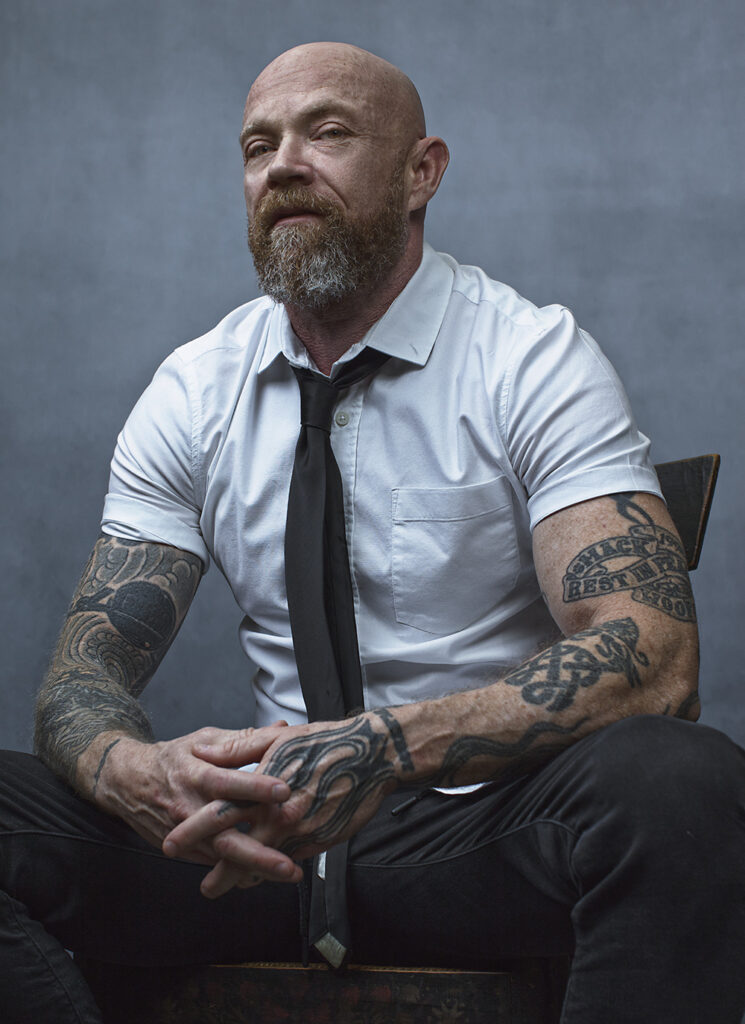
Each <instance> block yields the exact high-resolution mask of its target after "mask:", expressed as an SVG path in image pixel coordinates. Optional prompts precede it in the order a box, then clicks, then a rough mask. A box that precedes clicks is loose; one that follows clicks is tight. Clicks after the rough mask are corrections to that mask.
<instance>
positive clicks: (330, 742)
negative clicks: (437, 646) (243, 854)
mask: <svg viewBox="0 0 745 1024" xmlns="http://www.w3.org/2000/svg"><path fill="white" fill-rule="evenodd" d="M376 713H377V712H376ZM387 746H388V736H386V735H385V734H384V733H382V732H377V731H376V730H375V729H373V727H372V726H371V724H370V722H369V720H368V719H367V718H366V717H358V718H355V719H352V720H351V721H350V722H344V723H343V724H341V725H339V726H337V727H334V728H332V729H326V730H324V731H323V732H316V733H311V734H310V735H309V736H298V737H295V738H294V739H291V740H287V741H286V742H285V743H282V744H281V745H280V746H279V747H278V748H277V750H276V751H275V752H274V754H273V755H272V757H271V759H270V761H269V763H268V764H267V766H266V774H267V775H274V776H276V777H277V778H281V779H283V780H284V781H285V782H286V783H287V784H288V785H289V786H290V788H291V789H292V790H298V789H302V788H303V787H305V786H309V787H311V788H312V792H313V800H312V802H311V805H310V807H309V808H308V810H307V811H306V813H305V815H304V820H308V819H311V818H313V816H314V815H316V814H319V812H321V811H322V809H323V807H324V805H326V803H327V801H328V800H329V798H330V797H331V792H332V789H334V790H337V791H338V790H339V788H340V787H342V788H343V790H344V792H343V795H342V796H341V798H340V799H339V795H338V792H337V793H336V794H335V800H336V801H338V802H336V805H335V807H334V810H333V812H332V814H331V815H330V817H328V818H326V819H324V820H322V821H321V822H320V824H319V825H318V826H317V827H316V828H314V829H313V831H312V832H311V833H309V834H306V835H304V836H302V837H293V838H291V839H289V840H288V841H287V843H285V844H284V845H283V846H282V850H283V852H284V853H287V854H289V855H290V856H292V854H293V853H294V851H295V850H297V849H298V848H299V847H301V846H307V845H308V844H311V843H321V844H323V843H327V842H328V841H329V840H333V839H334V838H335V837H336V836H338V835H340V834H342V833H343V832H344V830H345V829H346V828H347V827H348V826H349V824H350V822H351V821H352V819H353V817H354V815H355V814H356V812H357V810H358V809H359V808H360V806H361V805H362V804H363V803H364V801H365V800H366V799H367V798H368V797H369V796H370V795H371V794H372V793H374V792H375V790H377V789H379V788H380V786H381V785H383V784H384V783H386V782H389V781H392V780H394V779H395V777H396V773H395V771H394V769H393V766H392V764H391V763H390V761H389V760H388V758H387V757H386V753H385V750H386V747H387ZM407 756H408V750H407ZM332 806H333V804H332Z"/></svg>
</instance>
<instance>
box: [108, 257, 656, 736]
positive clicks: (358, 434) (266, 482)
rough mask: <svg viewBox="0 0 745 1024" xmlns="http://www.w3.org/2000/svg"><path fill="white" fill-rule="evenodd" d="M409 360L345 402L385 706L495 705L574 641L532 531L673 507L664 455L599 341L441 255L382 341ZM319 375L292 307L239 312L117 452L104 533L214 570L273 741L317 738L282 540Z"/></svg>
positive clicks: (393, 364) (363, 610) (372, 691)
mask: <svg viewBox="0 0 745 1024" xmlns="http://www.w3.org/2000/svg"><path fill="white" fill-rule="evenodd" d="M365 345H371V346H372V347H373V348H376V349H379V350H381V351H383V352H386V353H388V354H389V355H390V357H391V358H390V359H389V360H388V361H387V362H386V363H385V364H384V365H383V367H382V369H380V370H379V371H378V373H377V374H376V375H375V376H374V377H372V378H370V379H367V380H365V381H363V382H362V383H360V384H357V385H355V386H354V387H352V388H350V389H349V390H348V391H346V392H343V393H342V394H341V397H340V398H339V401H338V403H337V406H336V409H335V414H334V421H333V425H332V430H331V443H332V446H333V449H334V454H335V456H336V460H337V462H338V464H339V469H340V472H341V477H342V482H343V487H344V501H345V516H346V529H347V541H348V547H349V556H350V569H351V575H352V587H353V593H354V600H355V614H356V618H357V631H358V638H359V645H360V660H361V665H362V676H363V687H364V694H365V705H366V707H380V706H384V705H396V704H402V703H406V702H410V701H415V700H423V699H426V698H430V697H435V696H439V695H442V694H444V693H450V692H453V691H455V690H460V689H470V688H474V687H477V686H481V685H486V684H487V683H489V682H490V681H492V680H493V679H494V678H496V676H497V674H498V673H501V672H503V671H504V670H505V669H506V668H509V667H512V666H514V665H515V664H517V663H519V662H520V661H522V660H524V659H525V658H526V657H528V656H529V655H530V654H532V653H534V652H535V650H536V649H537V645H540V644H542V643H546V642H549V641H550V639H551V638H553V637H554V636H555V635H556V627H555V625H554V623H553V622H552V620H551V617H550V615H549V613H548V610H547V608H546V606H545V603H544V601H543V599H542V597H541V594H540V589H539V585H538V581H537V579H536V575H535V570H534V566H533V558H532V548H531V532H532V529H533V527H534V526H535V524H536V523H537V522H539V521H540V520H541V519H544V518H545V517H546V516H549V515H551V514H552V513H553V512H556V511H558V510H559V509H562V508H565V507H567V506H569V505H573V504H575V503H576V502H580V501H585V500H587V499H590V498H595V497H599V496H601V495H603V494H608V493H614V492H619V491H647V492H650V493H653V494H657V495H659V494H660V490H659V485H658V482H657V478H656V476H655V473H654V469H653V468H652V466H651V465H650V462H649V442H648V440H647V438H645V437H644V436H643V435H642V434H641V433H639V431H638V430H637V428H636V425H635V423H634V420H633V417H632V414H631V411H630V409H629V405H628V401H627V399H626V396H625V394H624V392H623V388H622V387H621V384H620V382H619V380H618V378H617V376H616V374H615V372H614V371H613V369H612V367H611V366H610V364H609V363H608V361H607V360H606V359H605V357H604V356H603V355H602V353H601V352H600V350H599V349H598V347H597V345H596V344H595V342H594V341H593V340H592V338H590V337H589V335H587V334H586V333H585V332H584V331H582V330H581V329H580V328H579V327H578V326H577V324H576V322H575V320H574V318H573V316H572V314H571V313H570V312H569V311H568V310H567V309H566V308H564V307H561V306H547V307H545V308H542V309H539V308H536V307H535V306H533V305H532V304H531V303H529V302H527V301H526V300H525V299H523V298H521V297H520V296H519V295H518V294H517V293H516V292H515V291H513V290H512V289H510V288H508V287H507V286H505V285H503V284H500V283H498V282H495V281H492V280H490V279H489V278H488V277H487V276H486V275H485V274H484V273H483V272H482V271H481V270H479V269H478V268H475V267H467V266H459V265H458V264H457V263H456V262H455V261H454V260H452V259H451V258H450V257H448V256H444V255H441V254H438V253H435V252H434V251H433V250H432V249H431V248H429V247H428V246H425V251H424V255H423V259H422V263H421V265H420V267H419V269H418V270H417V272H416V273H415V275H414V276H413V277H412V278H411V280H410V281H409V283H408V284H407V286H406V288H405V289H404V290H403V291H402V292H401V294H400V295H399V296H398V297H397V298H396V300H395V301H394V302H393V303H392V305H391V306H390V308H389V309H388V310H387V312H386V313H385V315H384V316H383V317H382V318H381V319H380V320H379V321H378V322H377V323H376V324H375V325H374V326H373V327H372V329H371V330H370V331H369V332H368V333H367V335H366V336H365V337H364V338H363V339H362V340H361V341H360V342H358V343H357V344H355V345H354V346H352V348H350V350H349V351H348V352H346V353H345V354H344V356H343V357H342V358H341V359H340V360H339V361H338V363H337V364H335V366H334V368H332V371H331V375H332V377H333V375H334V373H335V371H336V369H337V368H338V366H339V365H340V364H341V363H343V362H346V361H347V360H349V359H352V358H354V356H355V355H356V354H357V353H358V352H359V351H360V350H361V348H362V347H363V346H365ZM291 363H292V364H295V365H300V366H311V367H312V363H311V361H310V359H309V356H308V354H307V352H306V350H305V348H304V347H303V346H302V344H301V343H300V342H299V340H298V339H297V337H296V336H295V335H294V333H293V331H292V328H291V325H290V323H289V320H288V317H287V314H286V312H285V310H284V308H283V306H281V305H278V304H276V303H274V302H273V301H271V300H270V299H267V298H262V299H258V300H256V301H254V302H250V303H248V304H246V305H244V306H241V307H240V308H239V309H237V310H235V311H234V312H232V313H230V314H229V315H228V316H227V317H226V318H225V319H224V320H223V321H222V322H221V323H220V324H218V326H217V327H215V328H214V329H213V330H212V331H210V332H209V333H208V334H206V335H205V336H204V337H202V338H199V339H197V340H196V341H193V342H191V343H189V344H187V345H184V346H183V347H181V348H179V349H177V350H176V351H175V352H174V353H173V354H172V355H171V356H169V357H168V359H166V360H165V362H164V363H163V364H162V366H161V367H160V368H159V370H158V371H157V372H156V374H155V377H154V379H153V381H152V383H151V384H150V386H149V387H148V389H147V390H146V391H145V393H144V394H143V396H142V398H141V399H140V401H139V402H138V403H137V405H136V406H135V408H134V410H133V411H132V413H131V415H130V417H129V418H128V420H127V422H126V424H125V426H124V428H123V430H122V432H121V434H120V436H119V439H118V443H117V446H116V451H115V453H114V458H113V461H112V467H111V479H110V485H109V493H108V495H107V497H106V503H105V508H104V514H103V523H102V528H103V530H104V532H105V533H108V534H112V535H115V536H119V537H125V538H133V539H139V540H145V541H158V542H162V543H165V544H170V545H173V546H174V547H177V548H182V549H184V550H187V551H190V552H192V553H194V554H196V555H198V556H199V557H200V558H201V559H202V561H203V562H204V564H205V566H207V565H208V564H209V562H210V561H213V562H214V563H215V564H216V565H217V566H218V568H219V569H220V571H221V572H222V573H224V575H225V576H226V578H227V580H228V582H229V584H230V586H231V588H232V591H233V594H234V595H235V598H236V601H237V602H238V604H239V606H240V608H241V610H242V612H243V616H244V617H243V621H242V624H241V627H240V640H241V644H242V646H243V649H244V650H245V652H246V654H247V655H248V657H249V659H250V661H251V662H252V664H253V665H254V666H255V673H254V678H253V685H254V692H255V696H256V705H257V724H258V725H262V724H266V723H268V722H270V721H273V720H275V719H276V718H285V719H287V720H288V721H289V722H290V724H294V723H299V722H303V721H305V717H306V716H305V705H304V702H303V697H302V693H301V690H300V686H299V682H298V677H297V669H296V666H295V660H294V655H293V650H292V637H291V632H290V623H289V617H288V612H287V596H286V592H285V583H284V551H283V548H284V522H285V516H286V511H287V497H288V492H289V484H290V476H291V472H292V463H293V457H294V450H295V445H296V442H297V436H298V430H299V418H300V398H299V393H298V387H297V382H296V379H295V376H294V374H293V372H292V370H291V367H290V364H291Z"/></svg>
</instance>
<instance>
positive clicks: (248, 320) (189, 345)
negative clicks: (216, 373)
mask: <svg viewBox="0 0 745 1024" xmlns="http://www.w3.org/2000/svg"><path fill="white" fill-rule="evenodd" d="M275 309H276V304H275V303H274V302H273V301H272V300H271V299H268V298H266V297H262V298H259V299H254V300H253V301H251V302H246V303H244V304H243V305H241V306H238V307H237V308H236V309H234V310H232V311H231V312H230V313H228V314H227V316H225V317H223V319H222V320H220V322H219V323H218V324H216V325H215V326H214V327H213V328H212V329H211V330H209V331H207V332H206V333H205V334H202V335H200V337H198V338H195V339H194V340H193V341H188V342H186V343H185V344H184V345H180V346H179V347H178V348H177V349H175V350H174V351H173V352H172V353H171V355H170V356H169V357H168V360H166V361H171V362H173V363H175V364H176V365H179V366H182V367H184V368H187V367H193V366H195V365H198V364H199V365H201V364H204V363H208V362H210V361H212V362H215V363H220V362H224V361H230V360H231V359H232V360H236V359H237V360H245V358H246V356H247V355H248V356H249V357H250V356H251V355H252V354H253V353H255V352H256V351H257V350H258V349H259V348H260V346H261V344H262V342H263V340H264V338H265V335H266V331H267V328H268V324H269V322H270V320H271V317H272V315H273V313H274V311H275Z"/></svg>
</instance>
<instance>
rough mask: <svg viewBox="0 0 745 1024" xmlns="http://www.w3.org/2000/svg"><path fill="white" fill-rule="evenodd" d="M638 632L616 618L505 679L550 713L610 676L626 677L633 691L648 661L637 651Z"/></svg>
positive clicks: (628, 620) (559, 645) (563, 642)
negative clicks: (580, 690) (640, 671)
mask: <svg viewBox="0 0 745 1024" xmlns="http://www.w3.org/2000/svg"><path fill="white" fill-rule="evenodd" d="M638 640H639V629H638V627H637V625H636V623H635V622H634V620H633V619H631V618H626V619H615V620H613V621H611V622H605V623H603V625H602V626H598V627H594V628H592V629H586V630H583V631H582V632H581V633H577V634H575V636H573V637H570V638H569V639H567V640H561V641H559V642H558V643H555V644H554V645H553V646H552V647H549V648H548V649H547V650H545V651H543V652H542V653H541V654H538V655H536V657H535V658H531V659H530V661H526V662H525V664H524V665H520V667H519V668H516V669H514V670H513V671H512V672H510V673H509V674H508V675H506V676H505V677H504V680H503V682H505V683H506V684H507V685H508V686H519V687H520V688H521V696H522V698H523V700H524V701H525V702H526V703H527V704H539V705H544V706H545V708H546V710H547V711H553V712H558V711H565V710H566V709H567V708H569V707H571V705H572V704H573V703H574V698H575V697H576V695H577V692H578V691H579V689H580V688H587V687H590V686H595V684H596V683H597V682H599V680H600V679H601V678H602V677H603V676H605V675H608V674H611V673H612V674H617V675H621V676H624V677H625V678H626V680H627V682H628V684H629V686H630V687H632V688H634V687H636V686H641V684H642V681H641V676H640V674H639V668H638V666H642V667H643V668H646V667H647V666H648V665H649V658H648V657H647V655H646V654H644V652H643V651H640V650H639V649H638V648H637V642H638Z"/></svg>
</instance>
